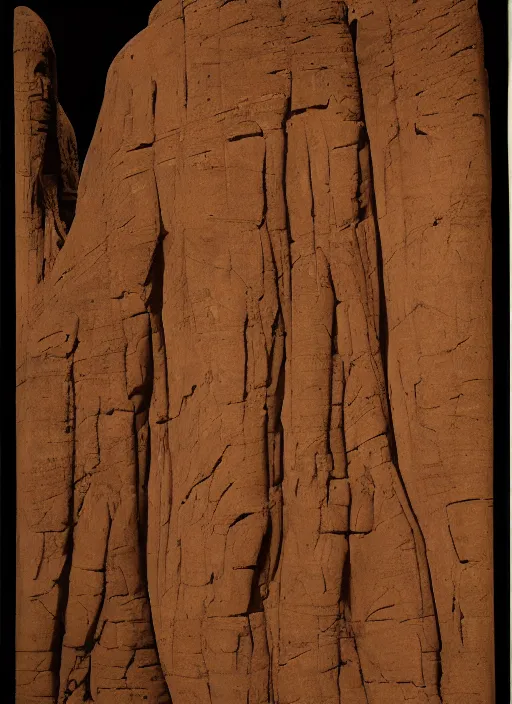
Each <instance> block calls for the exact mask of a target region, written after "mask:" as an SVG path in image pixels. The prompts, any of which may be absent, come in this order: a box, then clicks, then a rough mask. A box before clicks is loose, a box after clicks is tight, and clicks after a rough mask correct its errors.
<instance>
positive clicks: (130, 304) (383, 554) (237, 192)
mask: <svg viewBox="0 0 512 704" xmlns="http://www.w3.org/2000/svg"><path fill="white" fill-rule="evenodd" d="M70 31H72V29H71V28H70ZM14 47H15V85H16V131H17V132H16V164H17V174H16V180H17V184H16V185H17V202H16V204H17V220H16V222H17V232H16V238H17V244H16V246H17V253H18V260H19V263H18V268H17V282H18V317H19V326H18V374H19V380H18V383H19V387H18V403H17V407H18V410H17V413H18V418H17V421H18V431H17V442H18V460H17V462H18V466H17V476H18V499H17V500H18V550H19V552H18V602H17V617H18V632H17V649H18V656H17V657H18V660H17V664H18V680H17V686H18V693H17V697H18V699H17V701H18V702H19V703H20V704H40V703H41V702H48V703H50V702H52V703H53V702H54V703H55V704H64V702H68V703H69V704H76V703H77V702H98V703H100V704H111V703H112V702H114V701H115V702H119V704H138V703H139V702H140V703H141V704H142V703H143V702H148V703H149V704H170V702H171V699H172V702H173V704H203V703H204V704H239V703H240V704H242V703H243V704H246V703H247V702H248V703H249V704H271V703H272V704H292V703H296V704H341V703H342V702H343V704H400V703H401V702H404V703H405V702H407V704H468V702H471V704H491V703H492V702H493V668H492V662H493V650H492V576H491V575H492V572H491V568H492V558H491V545H492V509H491V506H492V500H491V497H492V494H491V489H492V468H491V457H492V447H491V434H492V419H491V404H492V397H491V384H492V380H491V331H490V324H491V285H490V264H491V260H490V217H489V212H490V169H489V145H488V135H487V125H488V108H487V97H486V96H487V94H486V82H485V76H484V71H483V56H482V38H481V33H480V25H479V19H478V15H477V11H476V2H474V1H468V0H462V2H459V3H456V4H455V5H453V3H450V2H448V0H435V1H434V2H431V3H429V4H428V7H427V6H425V5H424V4H423V3H422V2H418V3H412V4H411V3H408V2H407V3H406V2H405V0H368V1H365V2H363V1H361V2H358V1H357V0H355V1H354V2H353V3H348V4H345V3H342V2H339V1H338V0H336V1H335V0H323V1H320V0H302V1H301V2H298V1H297V0H295V1H293V2H292V1H291V0H288V1H286V0H282V1H281V2H279V0H247V1H246V2H241V0H233V1H228V2H226V1H224V2H220V1H219V0H209V1H208V0H196V1H195V2H184V3H182V2H175V1H174V2H173V1H171V0H169V1H167V0H163V1H162V2H160V3H158V5H157V6H156V7H155V9H154V10H153V12H152V14H151V17H150V21H149V26H148V27H147V28H146V29H144V30H143V31H142V32H141V33H140V34H138V35H137V36H136V37H135V38H134V39H133V40H131V41H130V42H129V43H128V44H127V45H126V46H125V47H124V49H123V50H122V51H121V52H120V53H119V55H118V56H117V57H116V59H115V60H114V62H113V64H112V66H111V68H110V70H109V73H108V76H107V83H106V89H105V98H104V102H103V106H102V109H101V112H100V115H99V118H98V123H97V127H96V131H95V134H94V137H93V141H92V143H91V146H90V149H89V152H88V155H87V159H86V162H85V164H84V168H83V171H82V175H81V178H80V185H79V187H78V200H77V203H76V214H75V212H74V198H75V195H76V190H77V186H78V166H77V162H76V144H75V141H74V135H73V130H72V128H71V126H70V125H69V122H68V121H67V119H66V117H65V115H64V113H63V111H62V108H61V107H60V105H59V103H58V100H57V93H56V71H55V55H54V51H53V47H52V44H51V40H50V37H49V35H48V31H47V29H46V27H45V26H44V24H43V23H42V21H41V20H40V19H39V18H38V17H37V16H36V15H35V14H34V13H33V12H32V11H30V10H28V9H26V8H18V9H17V10H16V22H15V42H14ZM71 223H72V224H71Z"/></svg>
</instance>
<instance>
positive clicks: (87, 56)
mask: <svg viewBox="0 0 512 704" xmlns="http://www.w3.org/2000/svg"><path fill="white" fill-rule="evenodd" d="M19 4H20V3H17V2H9V1H6V2H4V4H3V11H4V15H3V23H2V43H1V47H2V50H3V52H4V53H3V55H2V70H1V75H2V81H3V91H2V117H1V120H2V122H1V129H2V132H1V146H0V149H1V153H0V160H1V165H2V173H1V184H0V187H1V206H0V207H1V216H2V228H1V233H0V241H1V265H2V280H1V286H2V318H1V338H0V339H1V353H2V366H1V367H0V369H1V371H2V382H1V383H0V393H1V399H2V400H1V406H2V408H3V410H4V414H3V415H4V420H3V422H2V424H1V426H0V428H1V436H0V439H1V449H2V464H1V482H2V484H1V561H2V572H1V579H0V594H1V600H2V612H1V617H2V621H1V624H0V645H1V648H2V658H1V662H2V665H3V667H2V681H1V683H0V700H1V701H2V702H5V704H7V703H8V702H14V611H15V598H14V597H15V569H16V554H15V488H16V484H15V414H14V410H15V376H14V369H15V351H14V333H15V310H14V183H13V176H14V138H13V135H14V118H13V100H12V98H11V96H12V95H13V83H12V11H13V8H14V7H16V6H17V5H19ZM27 4H28V6H29V7H30V8H31V9H32V10H34V11H35V12H36V13H37V14H38V15H40V16H41V18H42V19H43V20H44V22H45V23H46V25H47V26H48V29H49V31H50V34H51V37H52V40H53V43H54V47H55V52H56V55H57V67H58V91H59V100H60V102H61V104H62V106H63V108H64V110H65V111H66V113H67V115H68V117H69V119H70V121H71V124H72V125H73V127H74V129H75V133H76V136H77V141H78V151H79V158H80V164H83V161H84V158H85V154H86V152H87V148H88V146H89V143H90V141H91V138H92V134H93V131H94V127H95V123H96V120H97V117H98V114H99V110H100V107H101V102H102V100H103V92H104V87H105V79H106V75H107V71H108V68H109V66H110V64H111V62H112V60H113V58H114V57H115V56H116V54H117V53H118V52H119V51H120V49H121V48H122V47H123V46H124V45H125V44H126V42H128V41H129V40H130V39H131V38H132V37H133V36H135V34H137V33H138V32H140V31H141V30H142V29H144V27H146V26H147V21H148V16H149V13H150V12H151V10H152V9H153V7H154V5H155V4H156V3H155V2H153V1H142V2H141V1H140V0H135V2H134V3H133V7H129V4H128V3H125V4H124V5H120V4H117V3H113V2H108V1H105V2H104V3H103V4H98V5H94V4H91V3H90V2H89V3H85V2H76V1H74V0H67V2H43V1H42V0H37V1H33V2H27ZM479 10H480V17H481V20H482V25H483V30H484V41H485V63H486V68H487V71H488V76H489V94H490V104H491V141H492V169H493V200H492V219H493V248H494V253H493V298H494V312H493V322H494V374H495V389H494V404H495V420H494V427H495V457H494V459H495V563H494V564H495V609H496V624H495V629H496V701H497V703H498V704H501V702H503V703H505V702H507V701H509V692H510V687H509V681H510V663H509V660H510V643H509V619H510V567H509V556H510V539H509V531H510V504H509V481H510V471H509V460H510V435H509V428H510V412H509V399H510V384H509V351H510V347H509V330H510V324H509V321H510V300H509V212H508V207H509V206H508V200H509V196H508V159H507V119H508V115H507V80H508V75H507V64H508V52H507V3H506V2H505V0H502V1H500V0H480V2H479ZM468 704H472V703H471V702H469V701H468Z"/></svg>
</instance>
